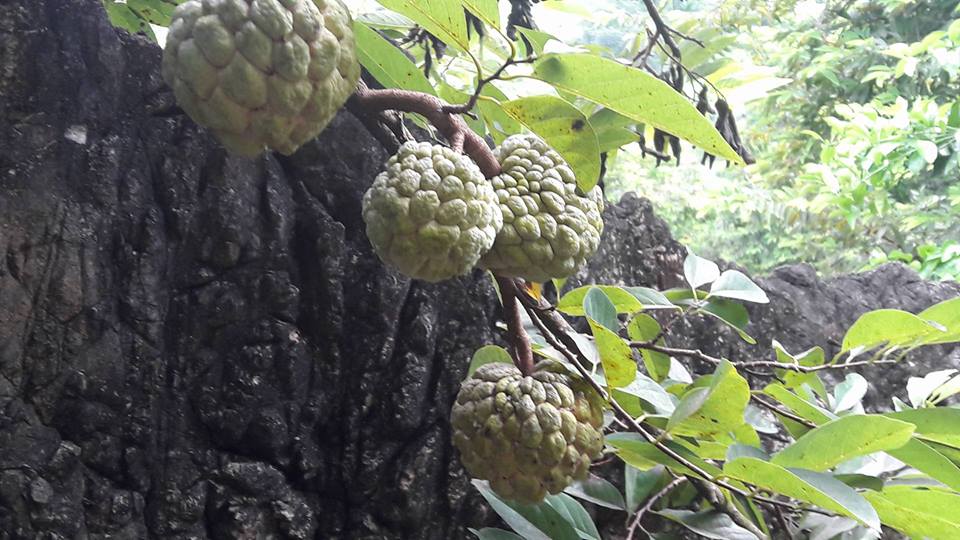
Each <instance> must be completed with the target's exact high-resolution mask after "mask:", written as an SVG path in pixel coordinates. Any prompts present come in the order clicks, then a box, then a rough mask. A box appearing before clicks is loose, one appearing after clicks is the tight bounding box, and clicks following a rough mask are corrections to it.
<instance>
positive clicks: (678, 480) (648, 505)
mask: <svg viewBox="0 0 960 540" xmlns="http://www.w3.org/2000/svg"><path fill="white" fill-rule="evenodd" d="M686 480H687V478H686V477H684V476H680V477H678V478H674V479H673V480H671V481H670V483H669V484H667V485H665V486H663V489H661V490H660V491H658V492H656V493H654V494H653V495H652V496H651V497H650V499H648V500H647V503H646V504H644V505H643V506H642V507H640V509H639V510H637V513H636V514H634V518H633V522H631V523H630V526H629V527H628V528H627V536H626V538H625V540H631V539H632V538H633V533H635V532H637V527H640V528H642V527H641V526H640V520H642V519H643V516H644V515H646V513H647V512H649V511H650V509H651V508H653V505H655V504H657V501H659V500H660V499H662V498H663V497H665V496H666V495H667V494H668V493H670V491H672V490H673V488H675V487H677V486H679V485H680V484H682V483H684V482H685V481H686Z"/></svg>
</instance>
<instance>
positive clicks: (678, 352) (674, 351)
mask: <svg viewBox="0 0 960 540" xmlns="http://www.w3.org/2000/svg"><path fill="white" fill-rule="evenodd" d="M630 346H631V347H633V348H635V349H646V350H648V351H655V352H660V353H663V354H670V355H673V356H686V357H688V358H694V359H697V360H702V361H704V362H707V363H710V364H714V365H716V364H719V363H720V362H722V360H721V359H720V358H717V357H715V356H710V355H709V354H706V353H704V352H703V351H701V350H699V349H681V348H677V347H666V346H664V345H657V344H656V343H651V342H649V341H631V342H630ZM896 362H897V360H890V359H880V360H857V361H856V362H846V363H843V364H823V365H819V366H801V365H799V364H790V363H787V362H774V361H768V360H755V361H750V362H730V363H731V364H733V365H734V366H735V367H736V368H738V369H746V370H750V369H756V368H775V369H785V370H787V371H796V372H797V373H815V372H817V371H827V370H831V369H850V368H854V367H861V366H875V365H878V364H895V363H896Z"/></svg>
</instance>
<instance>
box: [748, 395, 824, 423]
mask: <svg viewBox="0 0 960 540" xmlns="http://www.w3.org/2000/svg"><path fill="white" fill-rule="evenodd" d="M750 399H752V400H753V401H755V402H757V405H760V406H761V407H763V408H765V409H769V410H770V411H772V412H774V413H777V414H779V415H781V416H783V417H785V418H789V419H790V420H793V421H794V422H796V423H798V424H803V425H804V426H806V427H808V428H810V429H813V428H815V427H817V424H815V423H813V422H811V421H810V420H807V419H806V418H804V417H802V416H798V415H796V414H793V413H792V412H790V411H788V410H785V409H781V408H780V407H777V406H776V405H774V404H773V403H770V402H768V401H767V400H765V399H760V397H759V396H757V395H756V394H751V395H750Z"/></svg>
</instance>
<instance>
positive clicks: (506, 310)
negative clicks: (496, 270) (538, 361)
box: [494, 274, 533, 375]
mask: <svg viewBox="0 0 960 540" xmlns="http://www.w3.org/2000/svg"><path fill="white" fill-rule="evenodd" d="M494 277H496V279H497V285H498V286H499V287H500V297H501V299H502V300H503V318H504V319H505V320H506V322H507V335H508V337H509V339H510V344H511V345H512V348H513V351H512V352H513V362H514V364H516V365H517V368H518V369H519V370H520V373H523V374H524V375H529V374H530V373H532V372H533V349H532V348H531V346H530V336H528V335H527V331H526V330H524V329H523V317H521V315H520V303H519V302H518V301H517V284H516V282H515V281H514V280H513V278H505V277H501V276H497V275H496V274H494Z"/></svg>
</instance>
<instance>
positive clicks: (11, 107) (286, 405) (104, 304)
mask: <svg viewBox="0 0 960 540" xmlns="http://www.w3.org/2000/svg"><path fill="white" fill-rule="evenodd" d="M159 63H160V50H159V49H158V48H157V47H156V46H155V45H153V44H151V43H149V42H147V41H146V40H144V39H141V38H138V37H132V36H129V35H127V34H126V33H124V32H121V31H116V30H115V29H114V28H112V27H111V25H110V24H109V22H108V21H107V19H106V16H105V15H104V13H103V10H102V8H101V7H100V2H99V1H98V0H6V1H5V2H3V3H0V539H8V538H9V539H21V538H22V539H35V538H46V539H58V538H62V539H73V538H124V539H125V538H184V539H186V538H198V539H199V538H214V539H228V538H293V539H307V538H343V539H346V538H351V539H354V538H357V539H362V538H436V539H447V538H460V537H464V536H465V527H467V526H478V525H482V524H483V523H485V522H489V521H490V520H491V519H493V518H492V517H491V516H490V515H488V512H487V511H486V510H484V506H483V505H482V504H481V502H480V500H479V497H478V496H477V495H476V494H475V493H474V492H473V491H472V488H471V487H470V485H469V483H468V479H467V478H466V476H465V475H464V473H463V471H462V470H461V468H460V465H459V463H458V462H457V460H456V459H455V456H454V454H453V451H452V448H451V445H450V442H449V431H450V430H449V425H448V410H449V405H450V403H451V401H452V399H453V397H454V395H455V393H456V391H457V388H458V381H459V380H460V379H461V378H462V376H463V374H464V371H465V369H466V365H467V362H468V359H469V357H470V355H471V354H472V351H473V350H474V349H475V348H476V347H478V346H480V345H482V344H484V343H490V342H496V341H498V340H499V339H500V333H499V331H498V329H497V327H496V324H497V320H498V310H497V308H496V296H495V294H494V292H493V289H492V288H491V286H490V284H489V283H488V281H487V279H486V278H485V276H484V275H483V274H482V273H480V272H477V273H475V274H474V275H473V276H470V277H465V278H462V279H458V280H452V281H449V282H446V283H443V284H439V285H429V284H424V283H421V282H416V281H414V282H411V281H409V280H407V279H404V278H403V277H401V276H399V275H397V274H396V273H393V272H391V271H389V270H387V269H385V268H384V267H383V266H382V265H381V264H380V263H379V261H378V260H377V259H376V257H375V256H374V255H373V254H372V252H371V249H370V246H369V244H368V242H367V240H366V238H365V235H364V232H363V226H362V223H361V219H360V211H359V208H360V195H361V193H362V192H363V190H364V189H365V188H366V187H367V185H369V183H370V182H371V181H372V179H373V177H374V175H375V174H376V172H377V171H378V169H379V167H380V165H381V164H382V163H383V162H384V160H385V158H386V155H385V153H384V151H383V150H382V149H381V147H380V146H379V144H378V143H377V142H376V140H375V139H374V138H372V137H371V136H370V135H369V134H368V133H367V132H366V130H365V129H364V128H363V126H362V125H361V124H360V123H359V122H358V121H357V120H356V119H355V118H354V117H353V116H351V115H350V114H349V113H346V112H343V113H341V114H340V116H339V117H338V118H337V119H336V120H335V122H334V123H333V125H332V126H331V127H330V128H329V129H328V130H327V131H326V132H325V134H324V135H323V136H321V138H320V139H319V140H317V141H316V142H314V143H312V144H310V145H309V146H308V147H306V148H304V149H303V150H302V151H300V152H299V153H298V154H296V155H295V156H293V157H291V158H285V159H278V158H276V157H273V156H267V157H263V158H260V159H256V160H246V159H238V158H234V157H230V156H228V155H226V154H225V153H224V151H223V150H222V149H221V148H220V147H219V146H218V145H217V144H216V142H215V141H213V140H212V138H211V137H210V136H209V135H208V134H207V133H205V132H204V131H203V130H201V129H199V128H197V126H196V125H195V124H193V123H192V122H191V121H190V120H189V119H187V118H186V117H184V116H183V115H182V114H181V113H180V111H179V110H178V109H177V108H176V107H175V105H174V103H173V100H172V94H171V93H170V92H169V91H168V89H167V88H165V86H164V85H163V83H162V81H161V80H160V77H159ZM606 218H607V230H606V232H605V238H604V248H603V252H602V253H601V254H600V255H598V256H597V257H596V258H595V259H594V262H593V263H592V265H591V266H590V268H588V269H586V270H585V271H584V272H583V273H582V275H580V276H578V277H577V279H576V280H574V282H594V281H604V282H614V283H625V284H630V285H654V286H670V285H672V284H675V283H676V282H677V279H678V272H679V268H680V264H681V261H682V258H683V248H682V246H680V245H678V244H677V243H676V242H675V241H673V239H672V238H671V237H670V233H669V231H668V230H667V228H666V226H665V225H664V224H663V222H662V221H660V220H659V219H657V218H656V217H655V216H654V214H653V211H652V209H651V208H650V205H649V203H647V202H646V201H645V200H643V199H640V198H638V197H636V196H628V197H626V198H625V199H624V200H623V201H621V202H620V204H618V205H615V206H613V207H612V208H610V209H608V211H607V215H606ZM760 283H761V285H762V286H763V287H764V288H766V289H767V291H768V293H770V295H771V297H772V299H773V302H772V303H771V304H770V305H769V306H767V307H763V308H762V309H759V310H756V311H754V313H753V317H754V322H753V323H752V328H751V331H752V333H753V334H754V335H755V336H756V337H757V338H758V340H759V341H760V343H761V344H769V341H770V338H771V337H773V336H786V337H781V341H783V342H785V343H786V344H787V345H788V346H791V347H793V348H795V349H800V348H806V347H808V346H811V345H814V344H824V345H826V346H828V347H829V346H830V345H829V343H830V340H836V339H837V338H838V336H840V335H842V331H843V329H844V328H845V327H846V325H848V324H849V323H850V322H852V321H853V320H854V318H855V317H856V316H857V315H859V314H860V313H862V312H863V311H866V310H868V309H872V308H877V307H881V306H884V307H902V308H906V309H911V310H918V309H921V308H923V307H925V306H927V305H929V304H932V303H934V302H935V301H937V300H940V299H944V298H947V297H949V296H952V295H956V294H958V293H960V286H957V285H956V284H932V283H926V282H923V281H921V280H919V279H918V278H917V276H916V275H915V274H913V273H911V272H910V271H909V270H906V269H905V268H903V267H896V266H890V267H884V268H881V269H879V270H877V271H874V272H871V273H868V274H862V275H857V276H849V277H843V278H837V279H833V280H827V281H823V280H821V279H819V278H818V277H817V276H816V274H815V272H814V271H813V270H812V269H810V268H807V267H790V268H785V269H782V270H779V271H777V272H776V273H774V275H773V276H771V277H769V278H766V279H763V280H760ZM687 330H688V331H689V332H690V335H691V336H692V338H691V340H692V343H694V344H697V345H700V346H704V347H707V348H709V349H710V350H712V351H714V352H723V353H725V354H734V355H737V354H749V355H753V356H761V355H764V354H766V353H765V352H764V350H763V348H762V347H757V348H753V349H750V350H747V349H746V348H745V347H744V346H743V345H741V344H739V343H738V342H737V341H736V340H735V338H734V337H733V336H731V335H729V334H728V333H726V332H725V331H724V330H722V329H719V328H716V327H715V326H712V325H709V324H705V323H701V322H698V321H694V322H692V323H691V325H690V327H689V328H687ZM950 354H951V353H950V352H949V351H947V350H942V351H939V352H936V351H934V353H932V354H927V355H925V356H921V357H918V358H919V360H918V361H919V362H927V365H932V363H934V362H946V361H952V362H953V363H954V364H956V363H960V362H958V359H957V354H958V353H957V352H956V351H954V352H953V353H952V355H953V356H951V357H949V358H945V357H947V356H948V355H950ZM894 373H899V374H896V375H895V376H894V377H891V382H897V383H898V384H896V385H894V387H895V388H898V389H899V388H900V387H902V384H899V383H900V381H902V380H903V377H904V375H903V374H902V373H900V372H894ZM894 379H896V380H895V381H894Z"/></svg>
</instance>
